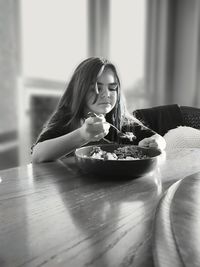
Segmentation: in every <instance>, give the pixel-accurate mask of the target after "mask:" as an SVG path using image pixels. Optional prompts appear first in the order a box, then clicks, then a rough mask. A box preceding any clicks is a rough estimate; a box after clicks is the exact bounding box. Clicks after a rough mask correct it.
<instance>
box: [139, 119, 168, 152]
mask: <svg viewBox="0 0 200 267" xmlns="http://www.w3.org/2000/svg"><path fill="white" fill-rule="evenodd" d="M134 134H135V136H136V138H137V142H138V145H139V146H144V147H154V148H158V149H161V150H164V149H165V147H166V142H165V139H164V138H163V137H162V136H161V135H159V134H158V133H156V132H155V131H153V130H152V129H150V128H148V127H146V126H145V125H143V124H142V123H141V122H139V121H137V122H135V123H134Z"/></svg>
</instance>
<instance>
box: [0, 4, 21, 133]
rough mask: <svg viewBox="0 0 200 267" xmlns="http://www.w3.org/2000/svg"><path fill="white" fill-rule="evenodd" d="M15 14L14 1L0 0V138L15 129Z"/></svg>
mask: <svg viewBox="0 0 200 267" xmlns="http://www.w3.org/2000/svg"><path fill="white" fill-rule="evenodd" d="M15 13H16V8H15V2H14V0H7V1H4V0H0V114H1V115H0V136H1V134H5V133H7V132H12V131H15V130H16V128H17V115H16V72H17V54H16V49H17V45H16V36H15V34H16V31H15V25H16V24H15V19H16V16H15V15H16V14H15Z"/></svg>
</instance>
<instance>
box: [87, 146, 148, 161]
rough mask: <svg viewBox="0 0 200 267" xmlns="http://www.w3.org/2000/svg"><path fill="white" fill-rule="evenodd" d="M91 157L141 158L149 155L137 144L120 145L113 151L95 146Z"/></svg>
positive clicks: (109, 158) (111, 158) (105, 158)
mask: <svg viewBox="0 0 200 267" xmlns="http://www.w3.org/2000/svg"><path fill="white" fill-rule="evenodd" d="M89 157H91V158H94V159H102V160H140V159H146V158H147V155H145V154H144V153H142V151H139V150H138V149H137V148H136V147H135V146H123V147H118V148H116V149H115V150H114V151H113V152H108V151H105V150H103V149H102V148H100V147H99V146H94V147H93V149H92V150H91V151H90V155H89Z"/></svg>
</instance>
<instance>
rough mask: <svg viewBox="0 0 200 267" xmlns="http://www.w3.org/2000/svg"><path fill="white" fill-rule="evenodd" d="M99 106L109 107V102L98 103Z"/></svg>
mask: <svg viewBox="0 0 200 267" xmlns="http://www.w3.org/2000/svg"><path fill="white" fill-rule="evenodd" d="M99 105H111V104H110V103H109V102H103V103H99Z"/></svg>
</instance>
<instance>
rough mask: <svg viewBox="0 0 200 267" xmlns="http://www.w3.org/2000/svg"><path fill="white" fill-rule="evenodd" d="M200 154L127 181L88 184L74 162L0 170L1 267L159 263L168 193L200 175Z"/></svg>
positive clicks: (172, 157) (176, 156) (187, 153)
mask: <svg viewBox="0 0 200 267" xmlns="http://www.w3.org/2000/svg"><path fill="white" fill-rule="evenodd" d="M199 158H200V150H198V149H189V150H187V149H185V150H182V151H171V152H170V153H168V154H167V156H166V160H164V162H163V163H162V164H161V165H160V167H158V168H157V169H156V170H155V172H153V173H150V174H149V175H146V176H144V177H141V178H139V179H134V180H128V181H100V180H99V179H95V177H93V178H90V179H85V177H83V176H82V175H81V174H80V173H79V172H78V171H77V168H76V165H75V164H74V160H73V158H71V159H68V160H67V161H66V162H55V163H44V164H35V165H31V164H30V165H28V166H24V167H19V168H13V169H8V170H4V171H1V172H0V181H1V183H0V266H1V267H4V266H6V267H12V266H15V267H16V266H44V267H47V266H49V267H54V266H65V267H68V266H73V267H76V266H77V267H81V266H101V267H108V266H142V267H145V266H148V267H150V266H154V261H153V257H152V244H153V242H152V237H153V235H152V233H153V227H154V223H153V222H154V214H155V210H156V207H157V204H158V201H159V200H160V198H161V196H162V194H163V191H164V190H165V189H167V188H168V187H169V185H171V184H172V183H173V182H175V181H176V180H177V179H180V178H184V177H185V176H186V175H189V174H193V173H195V172H197V171H200V164H199Z"/></svg>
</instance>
